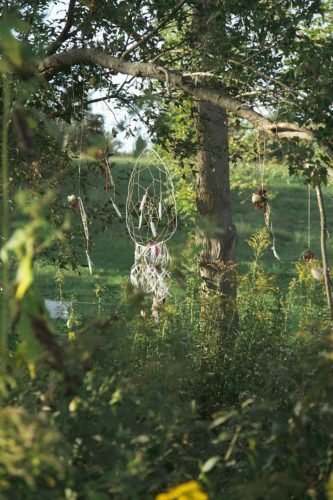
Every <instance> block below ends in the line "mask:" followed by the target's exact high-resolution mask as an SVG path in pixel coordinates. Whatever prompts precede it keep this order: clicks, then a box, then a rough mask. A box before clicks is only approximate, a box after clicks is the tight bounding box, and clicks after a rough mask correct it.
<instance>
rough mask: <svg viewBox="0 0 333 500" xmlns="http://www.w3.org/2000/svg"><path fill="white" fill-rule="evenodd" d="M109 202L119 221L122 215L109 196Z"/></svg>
mask: <svg viewBox="0 0 333 500" xmlns="http://www.w3.org/2000/svg"><path fill="white" fill-rule="evenodd" d="M110 200H111V203H112V206H113V208H114V211H115V212H116V214H117V215H118V217H119V218H120V219H121V218H122V215H121V213H120V210H119V208H118V207H117V205H116V204H115V202H114V201H113V199H112V198H111V196H110Z"/></svg>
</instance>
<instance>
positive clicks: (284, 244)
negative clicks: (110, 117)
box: [36, 157, 333, 318]
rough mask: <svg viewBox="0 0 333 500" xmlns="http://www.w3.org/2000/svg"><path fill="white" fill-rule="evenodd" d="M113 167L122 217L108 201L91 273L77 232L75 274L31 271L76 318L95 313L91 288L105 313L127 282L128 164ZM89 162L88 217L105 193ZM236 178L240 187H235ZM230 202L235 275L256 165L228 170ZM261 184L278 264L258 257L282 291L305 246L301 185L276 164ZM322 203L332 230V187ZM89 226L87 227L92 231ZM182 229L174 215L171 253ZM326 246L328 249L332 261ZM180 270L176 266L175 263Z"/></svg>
mask: <svg viewBox="0 0 333 500" xmlns="http://www.w3.org/2000/svg"><path fill="white" fill-rule="evenodd" d="M115 163H116V164H115V166H114V167H113V170H112V172H113V176H114V179H115V182H116V186H117V193H116V197H117V199H116V203H117V204H118V206H119V207H120V209H121V212H122V215H123V217H122V219H121V220H120V219H119V218H118V217H117V215H116V214H115V212H114V210H113V208H112V205H111V203H109V210H110V211H111V215H112V223H111V224H109V225H107V227H106V229H105V231H104V232H97V233H96V234H94V235H93V238H92V245H91V250H90V254H91V258H92V261H93V263H94V269H93V275H92V276H90V275H89V272H88V269H87V267H86V259H85V254H84V238H83V231H82V237H81V239H80V240H81V241H78V242H77V245H78V253H79V255H80V263H81V264H82V268H81V275H78V274H77V273H74V272H72V271H70V270H61V280H60V281H62V282H61V286H59V279H58V282H57V280H56V274H57V272H58V271H57V269H55V268H54V266H51V265H46V264H41V263H39V264H38V265H37V268H36V278H37V280H36V281H37V284H38V286H39V289H40V291H41V293H42V295H43V297H45V298H49V299H54V300H59V299H60V298H62V299H63V300H75V301H77V302H78V304H77V305H76V310H77V312H78V314H84V315H85V316H88V317H91V318H93V317H95V316H96V314H97V309H98V305H97V304H96V302H97V301H98V298H97V295H96V287H97V288H100V289H101V290H102V293H101V297H100V302H101V303H102V306H101V307H100V310H102V311H104V312H105V314H109V313H110V310H111V308H112V310H113V311H114V309H115V308H117V307H119V304H120V300H119V296H120V295H119V294H120V292H121V290H122V287H123V285H124V284H125V283H126V282H127V281H128V276H129V271H130V268H131V265H132V263H133V252H134V243H133V241H132V240H131V238H130V237H129V235H128V233H127V229H126V224H125V203H126V194H127V184H128V179H129V176H130V173H131V170H132V168H133V165H134V160H132V159H130V158H126V157H125V158H121V157H119V158H117V159H116V161H115ZM91 165H92V164H91V163H89V162H87V163H86V164H85V165H84V166H83V171H84V174H86V175H87V176H88V179H90V187H89V189H88V190H87V192H86V193H85V196H86V198H85V199H86V200H87V201H86V208H87V212H88V214H89V213H91V212H92V211H93V209H94V202H95V201H97V200H98V201H99V202H101V201H103V200H105V202H107V201H108V193H105V192H104V179H103V175H102V174H100V175H97V177H96V171H95V170H93V171H92V172H91V173H90V170H91V168H92V167H91ZM238 179H241V183H238ZM232 181H233V186H234V187H233V190H232V197H233V199H232V204H233V213H234V216H233V217H234V223H235V225H236V227H237V231H238V246H237V261H238V269H239V272H240V273H242V272H245V271H246V263H247V262H248V261H249V259H250V258H251V254H250V249H249V247H248V245H247V244H246V239H247V238H248V237H249V236H250V235H251V234H253V233H254V232H255V231H256V230H257V229H258V228H260V227H263V225H264V220H263V212H262V210H256V209H254V208H253V206H252V204H251V195H252V192H254V191H256V190H257V189H258V187H260V173H259V169H258V167H257V166H256V165H247V166H237V167H233V169H232ZM265 184H266V187H267V189H268V191H269V196H270V206H271V211H272V220H273V228H274V234H275V237H276V249H277V252H278V254H279V256H280V258H281V262H279V261H278V260H277V259H275V258H274V256H273V253H272V252H271V251H268V252H267V253H266V255H265V257H264V262H265V266H266V268H267V270H269V271H270V272H271V273H273V274H276V275H277V276H278V279H279V283H280V285H281V286H282V287H284V286H287V285H288V283H289V281H290V278H291V277H292V276H293V275H295V267H294V263H295V261H297V260H298V259H299V258H300V256H301V254H302V252H303V251H304V250H306V248H307V197H308V192H307V187H306V186H304V184H303V183H302V181H301V180H300V179H292V178H290V177H289V175H288V172H287V169H286V167H283V166H280V165H273V164H271V165H269V166H267V169H266V176H265ZM75 189H76V187H73V186H72V185H70V184H69V185H67V186H63V193H64V200H66V197H67V195H68V194H71V193H73V192H76V191H75ZM324 194H325V202H326V209H327V216H328V227H329V229H330V228H333V212H332V210H331V204H332V203H333V190H332V186H328V187H327V188H325V190H324ZM76 217H77V219H76V220H75V219H74V222H75V223H76V224H78V225H80V217H79V215H77V216H76ZM95 226H96V223H93V224H92V225H91V227H90V231H91V233H94V227H95ZM186 231H187V229H185V228H184V224H183V221H182V217H180V227H179V230H178V232H177V234H176V236H175V237H174V238H173V239H172V240H171V241H170V242H169V248H170V250H171V254H174V255H179V252H178V251H177V249H181V247H182V246H183V245H184V243H185V242H186ZM331 246H332V245H329V247H330V248H329V252H330V256H331V257H332V255H333V252H332V248H331ZM311 248H312V250H313V251H314V252H315V254H316V256H317V257H319V256H320V250H319V249H320V242H319V218H318V209H317V203H316V196H315V192H314V191H313V190H312V193H311ZM178 265H179V266H180V267H181V262H178Z"/></svg>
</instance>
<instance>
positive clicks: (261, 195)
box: [252, 132, 281, 261]
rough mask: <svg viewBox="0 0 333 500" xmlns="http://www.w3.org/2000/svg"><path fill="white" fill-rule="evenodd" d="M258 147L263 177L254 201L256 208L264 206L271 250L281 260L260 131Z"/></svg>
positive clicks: (264, 150) (261, 175) (264, 140)
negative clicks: (269, 201)
mask: <svg viewBox="0 0 333 500" xmlns="http://www.w3.org/2000/svg"><path fill="white" fill-rule="evenodd" d="M257 148H258V162H259V169H260V177H261V189H259V190H258V192H257V193H253V194H252V203H253V205H254V206H255V208H262V209H263V211H264V221H265V225H266V227H267V228H268V230H269V231H270V233H271V235H272V247H271V250H272V252H273V255H274V257H275V258H276V259H277V260H279V261H280V260H281V259H280V257H279V255H278V253H277V251H276V246H275V234H274V231H273V222H272V216H271V208H270V206H269V203H268V191H267V189H266V187H265V166H266V136H265V135H264V138H263V151H261V146H260V136H259V132H258V135H257Z"/></svg>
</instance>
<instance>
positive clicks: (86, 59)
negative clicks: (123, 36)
mask: <svg viewBox="0 0 333 500" xmlns="http://www.w3.org/2000/svg"><path fill="white" fill-rule="evenodd" d="M75 64H92V65H97V66H101V67H103V68H108V69H110V70H112V71H114V72H116V73H123V74H126V75H131V76H133V77H139V78H150V79H156V80H158V81H160V82H164V83H167V84H168V86H170V87H171V86H172V87H175V88H177V89H180V90H183V91H184V92H186V93H188V94H191V95H192V96H193V97H195V98H197V99H200V100H203V101H209V102H211V103H212V104H214V105H216V106H218V107H220V108H222V109H224V110H225V111H227V112H228V113H231V114H234V115H236V116H239V117H240V118H242V119H244V120H246V121H248V122H250V123H251V124H252V125H253V126H254V127H255V128H256V129H258V130H260V131H262V132H264V133H266V134H268V135H271V136H275V137H276V138H288V139H290V138H295V137H296V138H299V139H304V140H307V141H314V140H316V134H315V132H314V131H313V130H311V129H308V128H305V127H302V126H300V125H297V124H295V123H286V122H281V123H279V122H277V123H275V122H273V121H272V120H270V119H269V118H267V117H265V116H264V115H262V114H260V113H259V112H257V111H255V110H254V109H253V108H251V107H250V106H249V105H247V104H246V103H243V102H242V101H240V100H238V99H236V98H234V97H231V96H230V95H228V94H227V93H226V92H225V90H224V88H223V87H221V86H219V87H217V86H215V87H210V86H209V85H208V84H204V83H202V82H198V81H195V79H193V78H191V77H186V76H184V75H183V74H181V73H179V72H176V71H173V70H169V69H167V68H161V67H160V66H157V65H155V64H153V63H144V62H130V61H124V59H121V58H117V57H113V56H110V55H109V54H107V53H105V52H102V51H101V50H97V49H72V50H69V51H67V52H63V53H60V54H54V55H52V56H50V57H47V58H46V59H45V60H44V61H43V62H42V63H41V64H40V65H39V68H38V69H39V72H40V73H41V74H42V75H43V76H45V77H46V78H49V77H51V76H52V75H54V74H56V73H58V72H60V71H61V70H62V69H64V68H65V67H70V66H72V65H75ZM326 149H327V150H328V153H329V154H331V155H332V157H333V153H332V150H331V148H329V147H328V146H326Z"/></svg>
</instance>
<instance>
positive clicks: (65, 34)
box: [46, 0, 76, 56]
mask: <svg viewBox="0 0 333 500" xmlns="http://www.w3.org/2000/svg"><path fill="white" fill-rule="evenodd" d="M75 2H76V0H69V5H68V10H67V15H66V23H65V26H64V27H63V30H62V32H61V33H60V35H59V36H58V38H57V39H56V40H55V41H54V42H53V43H52V44H51V45H50V47H49V48H48V49H47V51H46V53H47V55H48V56H51V55H52V54H54V53H55V52H56V51H57V50H58V49H59V47H61V45H62V44H63V43H64V42H65V41H66V40H67V39H68V38H69V36H70V35H69V31H70V29H71V27H72V26H73V23H74V8H75Z"/></svg>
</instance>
